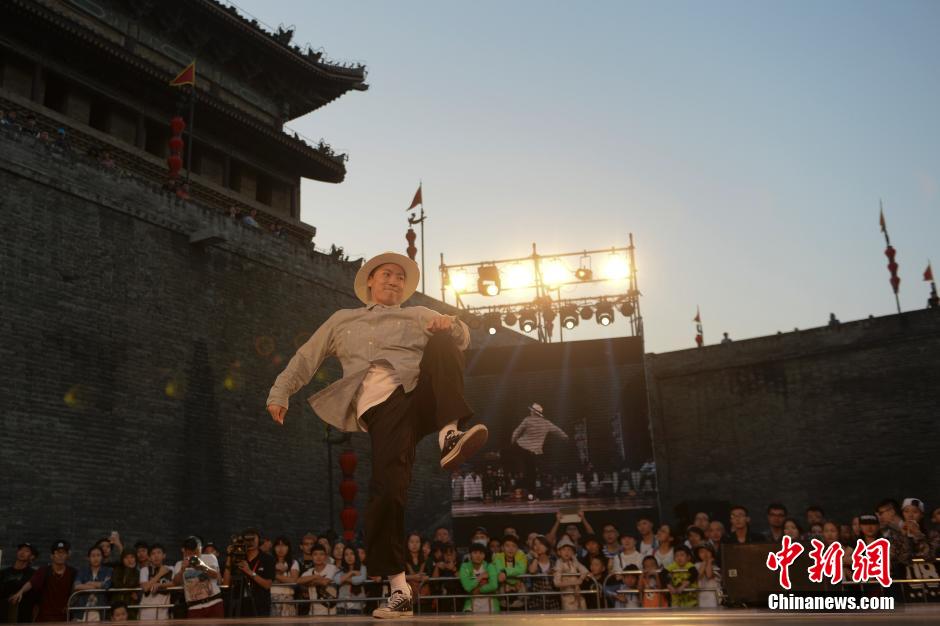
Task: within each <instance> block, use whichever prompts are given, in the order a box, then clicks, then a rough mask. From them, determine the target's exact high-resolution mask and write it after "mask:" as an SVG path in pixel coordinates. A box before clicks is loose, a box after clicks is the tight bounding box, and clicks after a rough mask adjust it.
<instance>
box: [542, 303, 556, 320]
mask: <svg viewBox="0 0 940 626" xmlns="http://www.w3.org/2000/svg"><path fill="white" fill-rule="evenodd" d="M555 315H556V313H555V311H554V310H552V308H551V307H543V308H542V319H543V320H545V321H546V322H550V321H552V320H553V319H555Z"/></svg>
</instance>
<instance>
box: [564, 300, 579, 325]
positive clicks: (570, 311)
mask: <svg viewBox="0 0 940 626" xmlns="http://www.w3.org/2000/svg"><path fill="white" fill-rule="evenodd" d="M561 325H562V326H564V327H565V328H567V329H568V330H571V329H572V328H574V327H575V326H577V325H578V307H576V306H575V305H573V304H569V305H568V306H563V307H561Z"/></svg>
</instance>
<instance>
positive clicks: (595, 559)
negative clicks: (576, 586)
mask: <svg viewBox="0 0 940 626" xmlns="http://www.w3.org/2000/svg"><path fill="white" fill-rule="evenodd" d="M606 578H607V557H606V556H605V555H604V554H595V555H594V556H592V557H591V560H590V562H589V563H588V576H587V577H586V578H585V579H584V580H583V581H582V582H581V591H583V592H584V603H585V608H588V609H600V608H603V607H604V602H603V600H601V598H600V597H598V595H597V592H598V589H599V588H600V587H602V586H603V584H604V580H605V579H606ZM614 582H616V581H614ZM601 591H602V593H603V590H601Z"/></svg>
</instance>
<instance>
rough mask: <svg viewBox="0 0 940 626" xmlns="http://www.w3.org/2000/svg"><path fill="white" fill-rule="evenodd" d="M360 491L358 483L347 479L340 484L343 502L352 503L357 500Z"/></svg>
mask: <svg viewBox="0 0 940 626" xmlns="http://www.w3.org/2000/svg"><path fill="white" fill-rule="evenodd" d="M358 491H359V486H358V485H356V481H354V480H352V479H349V478H347V479H346V480H344V481H343V482H341V483H340V484H339V495H341V496H342V497H343V502H347V503H352V501H353V500H355V499H356V493H357V492H358Z"/></svg>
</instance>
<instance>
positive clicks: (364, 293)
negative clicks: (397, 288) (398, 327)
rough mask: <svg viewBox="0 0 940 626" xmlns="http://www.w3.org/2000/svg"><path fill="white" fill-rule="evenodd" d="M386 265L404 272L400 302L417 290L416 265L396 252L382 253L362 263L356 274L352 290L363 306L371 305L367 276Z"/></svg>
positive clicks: (418, 272) (417, 270) (417, 275)
mask: <svg viewBox="0 0 940 626" xmlns="http://www.w3.org/2000/svg"><path fill="white" fill-rule="evenodd" d="M386 263H394V264H395V265H397V266H399V267H401V268H402V269H403V270H404V271H405V286H404V288H403V289H402V294H401V296H402V297H401V301H402V302H404V301H405V300H407V299H408V298H410V297H411V295H412V294H413V293H414V292H415V291H416V290H417V289H418V279H419V278H420V276H421V271H420V270H419V269H418V264H417V263H415V262H414V261H412V260H411V259H409V258H408V257H406V256H405V255H403V254H398V253H397V252H383V253H382V254H379V255H376V256H374V257H372V258H371V259H369V260H368V261H366V262H365V263H363V264H362V267H360V268H359V271H358V272H356V282H355V284H354V289H355V291H356V297H357V298H359V299H360V300H362V302H363V304H372V290H371V289H369V286H368V284H367V283H368V281H369V275H371V274H372V272H373V271H375V268H377V267H379V266H380V265H385V264H386Z"/></svg>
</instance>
